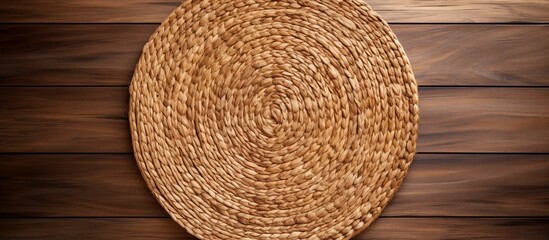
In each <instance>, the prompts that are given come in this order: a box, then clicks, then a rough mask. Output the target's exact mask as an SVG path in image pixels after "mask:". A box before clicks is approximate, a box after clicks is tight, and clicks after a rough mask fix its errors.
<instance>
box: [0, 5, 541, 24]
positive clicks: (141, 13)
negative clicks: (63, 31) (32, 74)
mask: <svg viewBox="0 0 549 240" xmlns="http://www.w3.org/2000/svg"><path fill="white" fill-rule="evenodd" d="M180 2H181V0H126V1H118V2H116V3H113V2H112V1H108V0H94V1H86V0H71V1H59V0H46V1H44V0H27V1H2V2H1V3H0V22H3V23H29V22H31V23H67V22H69V23H72V22H118V23H120V22H125V23H144V22H147V23H159V22H161V21H162V20H163V19H164V18H166V17H167V16H168V14H169V13H170V12H171V11H173V10H174V9H175V8H176V7H177V6H179V4H180ZM366 2H367V3H368V4H370V6H372V8H373V9H374V10H376V11H377V12H379V13H380V14H381V16H383V17H384V18H385V19H386V20H387V21H388V22H412V23H416V22H548V21H549V16H548V15H547V11H548V7H549V6H548V4H547V1H545V0H528V1H522V0H498V1H489V0H454V1H444V0H367V1H366Z"/></svg>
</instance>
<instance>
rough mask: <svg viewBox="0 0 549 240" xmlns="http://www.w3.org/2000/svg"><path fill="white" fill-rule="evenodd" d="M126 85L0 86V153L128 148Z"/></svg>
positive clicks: (126, 150) (100, 150) (94, 150)
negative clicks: (120, 86) (109, 86)
mask: <svg viewBox="0 0 549 240" xmlns="http://www.w3.org/2000/svg"><path fill="white" fill-rule="evenodd" d="M128 99H129V94H128V89H127V88H83V87H76V88H72V87H70V88H1V89H0V102H1V103H2V104H1V105H0V152H99V153H101V152H131V141H130V136H129V131H130V130H129V124H128V120H127V109H128Z"/></svg>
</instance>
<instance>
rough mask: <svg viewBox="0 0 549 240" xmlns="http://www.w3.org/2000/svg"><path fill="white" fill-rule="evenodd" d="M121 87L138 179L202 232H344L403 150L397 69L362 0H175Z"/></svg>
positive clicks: (404, 97) (367, 213)
mask: <svg viewBox="0 0 549 240" xmlns="http://www.w3.org/2000/svg"><path fill="white" fill-rule="evenodd" d="M130 93H131V94H130V95H131V97H130V112H129V117H130V126H131V134H132V140H133V147H134V150H135V157H136V160H137V163H138V165H139V168H140V169H141V172H142V175H143V177H144V179H145V181H146V182H147V184H148V186H149V188H150V190H151V191H152V193H153V194H154V195H155V197H156V198H157V199H158V201H159V202H160V204H161V205H162V206H163V207H164V208H165V209H166V211H167V212H168V213H169V214H170V215H171V217H172V218H173V219H174V220H175V221H176V222H177V223H179V224H180V225H181V226H182V227H184V228H185V229H186V230H187V231H188V232H190V233H191V234H193V235H195V236H197V237H199V238H202V239H247V238H248V239H348V238H350V237H352V236H354V235H356V234H358V233H359V232H361V231H363V230H364V229H366V228H367V227H368V226H369V225H370V224H371V223H372V222H373V221H374V220H375V219H376V218H377V217H378V216H379V215H380V214H381V212H382V210H383V209H384V208H385V206H387V204H388V202H389V201H390V199H391V198H392V197H393V196H394V194H395V192H396V191H397V189H398V188H399V186H400V185H401V183H402V181H403V179H404V176H405V174H406V172H407V170H408V167H409V165H410V163H411V162H412V159H413V156H414V153H415V148H416V139H417V134H418V121H419V115H418V93H417V84H416V81H415V79H414V75H413V73H412V70H411V67H410V63H409V61H408V58H407V57H406V55H405V53H404V50H403V49H402V46H401V45H400V44H399V42H398V41H397V39H396V37H395V35H394V34H393V32H392V31H391V29H390V28H389V26H388V25H387V23H386V22H385V21H384V20H382V19H381V18H380V16H379V15H378V14H377V13H375V12H374V11H372V9H371V8H370V7H369V6H367V5H366V4H365V3H363V2H362V1H361V0H346V1H334V0H319V1H292V0H281V1H262V0H234V1H226V0H223V1H222V0H211V1H207V0H197V1H184V3H183V4H182V5H181V6H180V7H179V8H177V9H176V10H175V11H174V12H173V13H172V14H170V15H169V17H168V18H167V19H166V20H165V21H164V22H163V23H162V24H161V25H160V27H158V29H157V30H156V32H155V33H154V34H153V35H152V36H151V38H150V40H149V42H148V43H147V44H146V45H145V48H144V50H143V54H142V56H141V58H140V60H139V63H138V64H137V66H136V68H135V73H134V76H133V79H132V83H131V86H130Z"/></svg>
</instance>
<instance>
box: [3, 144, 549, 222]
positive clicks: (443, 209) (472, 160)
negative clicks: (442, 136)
mask: <svg viewBox="0 0 549 240" xmlns="http://www.w3.org/2000/svg"><path fill="white" fill-rule="evenodd" d="M0 159H1V161H0V179H2V181H1V182H0V206H3V207H2V208H1V209H0V216H4V217H6V216H9V217H67V216H72V217H80V216H86V217H89V216H93V217H105V216H108V217H124V216H133V217H163V216H167V214H166V213H165V212H164V211H163V210H162V208H161V207H160V205H159V204H158V203H156V201H155V200H154V198H153V196H152V194H151V193H150V192H149V191H148V189H147V187H146V185H145V182H144V181H143V179H142V178H141V175H140V173H139V170H138V169H137V165H136V163H135V161H134V159H133V157H132V155H131V154H62V155H52V154H46V155H43V154H30V155H21V154H16V155H10V154H7V155H6V154H3V155H0ZM547 172H549V155H514V154H511V155H500V154H481V155H474V154H419V155H418V156H417V157H416V159H415V161H414V164H413V165H412V167H411V169H410V171H409V173H408V175H407V178H406V181H405V182H404V185H403V186H402V188H401V190H400V191H399V192H398V193H397V195H396V197H395V199H393V201H392V202H391V204H389V206H388V208H387V209H386V210H385V211H384V212H383V216H424V217H429V216H484V217H486V216H529V217H531V216H536V217H543V216H548V214H549V208H547V203H548V202H549V174H547Z"/></svg>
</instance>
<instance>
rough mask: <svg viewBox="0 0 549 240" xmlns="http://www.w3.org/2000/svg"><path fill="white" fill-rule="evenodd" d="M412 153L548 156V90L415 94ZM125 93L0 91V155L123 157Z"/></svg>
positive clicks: (436, 90)
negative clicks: (416, 123)
mask: <svg viewBox="0 0 549 240" xmlns="http://www.w3.org/2000/svg"><path fill="white" fill-rule="evenodd" d="M419 94H420V116H421V117H420V134H419V142H418V151H419V152H511V153H513V152H515V153H516V152H533V153H548V152H549V144H548V143H549V128H547V126H549V108H547V103H549V88H421V89H420V93H419ZM128 98H129V97H128V89H127V88H126V87H48V88H38V87H26V88H18V87H3V88H0V102H2V105H0V152H54V153H55V152H57V153H65V152H73V153H115V152H116V153H129V152H131V151H132V149H131V141H130V135H129V133H130V131H129V124H128V120H127V104H128Z"/></svg>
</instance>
